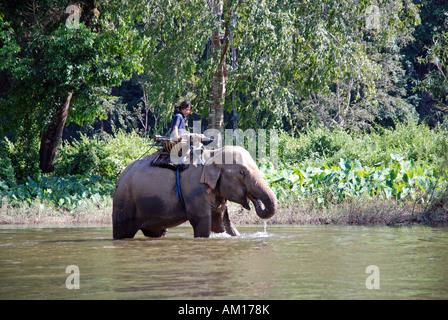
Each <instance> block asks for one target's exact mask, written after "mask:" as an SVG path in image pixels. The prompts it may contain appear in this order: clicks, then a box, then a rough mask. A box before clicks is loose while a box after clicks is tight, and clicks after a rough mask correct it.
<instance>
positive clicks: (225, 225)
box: [112, 146, 277, 239]
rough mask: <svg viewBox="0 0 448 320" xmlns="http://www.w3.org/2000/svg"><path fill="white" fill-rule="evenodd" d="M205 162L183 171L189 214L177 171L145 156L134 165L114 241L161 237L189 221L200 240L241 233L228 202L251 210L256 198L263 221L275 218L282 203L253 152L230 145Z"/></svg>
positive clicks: (119, 200)
mask: <svg viewBox="0 0 448 320" xmlns="http://www.w3.org/2000/svg"><path fill="white" fill-rule="evenodd" d="M204 159H205V166H201V165H195V164H191V165H190V166H189V167H188V169H186V170H185V171H182V172H181V173H180V185H181V190H182V195H183V198H184V201H185V205H186V210H184V208H183V207H182V204H181V201H180V199H179V197H178V195H177V194H176V191H175V185H176V172H175V171H173V170H170V169H167V168H160V167H151V166H149V164H148V161H145V158H143V159H141V160H137V161H134V162H133V163H131V164H130V165H129V166H128V167H127V168H126V169H125V170H124V171H123V172H122V174H121V175H120V178H119V180H118V183H117V187H116V189H115V193H114V197H113V213H112V221H113V237H114V239H123V238H132V237H134V235H135V234H136V232H137V231H138V230H142V232H143V234H144V235H145V236H148V237H161V236H164V235H165V233H166V231H167V229H168V228H172V227H175V226H177V225H179V224H181V223H184V222H185V221H187V220H188V221H189V222H190V223H191V225H192V227H193V230H194V236H195V237H209V236H210V232H216V233H221V232H226V233H228V234H229V235H232V236H235V235H238V234H239V232H238V230H236V228H235V227H234V226H233V225H232V223H231V222H230V220H229V214H228V211H227V201H232V202H236V203H239V204H241V205H242V206H243V207H244V208H246V209H247V210H250V206H249V203H248V200H251V201H252V203H253V204H254V207H255V210H256V213H257V215H258V216H259V217H260V218H262V219H268V218H270V217H272V216H273V215H274V214H275V211H276V209H277V199H276V197H275V195H274V193H273V192H272V190H271V189H270V188H269V185H268V184H267V182H266V181H265V180H264V179H263V177H262V174H261V173H260V171H259V170H258V167H257V165H256V163H255V162H254V160H253V159H252V157H251V156H250V154H249V152H247V151H246V150H245V149H243V148H241V147H238V146H226V147H224V148H222V149H218V150H215V151H207V150H205V151H204ZM229 159H231V161H229ZM229 162H231V163H230V164H226V163H229ZM263 206H264V208H263Z"/></svg>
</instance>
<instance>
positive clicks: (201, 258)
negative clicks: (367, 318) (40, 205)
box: [0, 225, 448, 300]
mask: <svg viewBox="0 0 448 320" xmlns="http://www.w3.org/2000/svg"><path fill="white" fill-rule="evenodd" d="M238 229H239V231H240V232H241V236H239V237H234V238H233V237H226V236H224V235H221V234H213V235H212V237H211V238H209V239H194V238H193V231H192V228H191V227H189V226H180V227H177V228H173V229H170V230H168V234H167V236H166V237H165V238H160V239H151V238H146V237H144V236H143V234H141V233H138V234H137V236H136V238H134V239H132V240H118V241H114V240H112V229H111V227H109V226H78V227H70V228H64V227H54V228H53V227H45V228H36V227H30V228H28V227H11V226H2V227H1V228H0V283H1V286H0V299H186V300H189V299H257V300H263V299H282V300H290V299H448V250H447V249H448V228H432V227H424V226H416V227H397V228H390V227H354V226H350V227H337V226H275V225H269V226H268V227H267V229H266V230H265V229H264V228H263V226H242V227H239V228H238ZM78 287H79V289H76V288H78ZM70 288H73V289H70Z"/></svg>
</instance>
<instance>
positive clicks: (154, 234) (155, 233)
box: [140, 228, 167, 238]
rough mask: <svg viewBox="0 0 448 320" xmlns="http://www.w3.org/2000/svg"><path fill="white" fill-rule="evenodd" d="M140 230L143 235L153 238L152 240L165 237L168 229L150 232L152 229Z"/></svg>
mask: <svg viewBox="0 0 448 320" xmlns="http://www.w3.org/2000/svg"><path fill="white" fill-rule="evenodd" d="M140 230H142V232H143V234H144V235H145V236H146V237H151V238H160V237H164V236H165V235H166V232H167V229H161V230H150V229H144V228H141V229H140Z"/></svg>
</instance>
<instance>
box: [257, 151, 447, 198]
mask: <svg viewBox="0 0 448 320" xmlns="http://www.w3.org/2000/svg"><path fill="white" fill-rule="evenodd" d="M390 156H391V160H392V164H391V165H390V166H380V167H377V168H372V167H367V166H363V165H362V164H361V162H360V161H359V160H356V161H350V160H345V159H342V158H341V159H340V161H339V166H331V167H329V166H327V165H325V166H324V167H322V168H316V167H307V168H295V169H283V170H280V171H276V170H274V169H273V168H272V166H271V165H262V166H261V168H260V169H261V170H262V172H264V174H265V179H266V180H267V181H268V183H269V184H270V186H271V188H272V190H273V191H274V193H276V194H277V197H278V198H279V199H282V200H299V201H300V200H303V199H308V198H311V199H314V200H315V201H316V203H317V204H318V205H323V206H328V205H329V204H335V203H340V202H342V201H347V200H349V199H353V198H373V197H379V198H381V199H387V200H390V199H395V200H396V201H403V200H408V199H411V200H419V201H421V202H423V203H426V202H427V201H429V198H430V195H431V194H432V193H433V192H434V191H437V192H438V193H440V192H442V191H443V190H445V189H444V188H446V187H447V184H446V181H444V180H441V179H440V177H438V176H437V175H436V174H435V172H434V169H431V168H429V167H428V166H417V165H415V164H414V163H413V162H412V161H408V160H403V158H402V157H400V156H398V155H394V154H391V155H390Z"/></svg>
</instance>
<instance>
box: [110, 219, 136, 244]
mask: <svg viewBox="0 0 448 320" xmlns="http://www.w3.org/2000/svg"><path fill="white" fill-rule="evenodd" d="M138 229H139V225H138V224H137V222H136V221H135V219H132V221H129V220H127V221H123V222H116V221H114V223H113V237H114V239H116V240H117V239H125V238H134V236H135V234H136V233H137V231H138Z"/></svg>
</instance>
